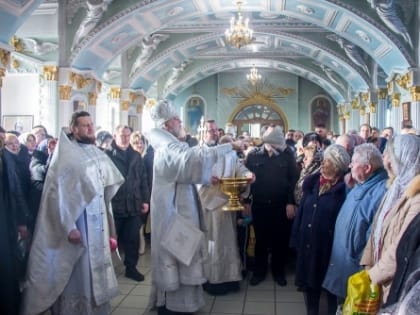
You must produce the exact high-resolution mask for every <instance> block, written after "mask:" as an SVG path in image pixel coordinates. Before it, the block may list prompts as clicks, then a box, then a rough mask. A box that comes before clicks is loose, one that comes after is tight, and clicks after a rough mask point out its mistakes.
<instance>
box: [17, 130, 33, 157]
mask: <svg viewBox="0 0 420 315" xmlns="http://www.w3.org/2000/svg"><path fill="white" fill-rule="evenodd" d="M18 140H19V142H20V143H21V144H23V145H25V146H26V148H27V149H28V153H29V155H32V153H33V152H34V150H35V149H36V138H35V136H34V135H33V134H32V133H30V132H24V133H22V134H21V135H20V136H19V137H18Z"/></svg>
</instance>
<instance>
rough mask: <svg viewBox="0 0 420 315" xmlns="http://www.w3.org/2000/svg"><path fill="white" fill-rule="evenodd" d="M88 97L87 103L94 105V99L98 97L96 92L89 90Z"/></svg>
mask: <svg viewBox="0 0 420 315" xmlns="http://www.w3.org/2000/svg"><path fill="white" fill-rule="evenodd" d="M88 98H89V105H92V106H96V100H97V99H98V93H96V92H89V93H88Z"/></svg>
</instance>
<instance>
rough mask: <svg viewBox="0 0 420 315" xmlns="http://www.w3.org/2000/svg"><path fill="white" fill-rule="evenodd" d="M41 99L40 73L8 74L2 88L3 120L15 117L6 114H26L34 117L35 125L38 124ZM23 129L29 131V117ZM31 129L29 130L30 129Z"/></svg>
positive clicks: (2, 122)
mask: <svg viewBox="0 0 420 315" xmlns="http://www.w3.org/2000/svg"><path fill="white" fill-rule="evenodd" d="M39 100H40V87H39V75H38V74H6V76H5V77H4V78H3V87H2V88H1V104H2V115H3V117H2V120H1V124H2V125H3V124H4V121H5V120H4V119H9V122H10V119H13V118H11V117H8V118H7V117H6V118H5V117H4V116H10V115H12V116H26V115H30V116H32V117H33V120H32V121H33V125H36V124H38V121H37V120H38V117H39V113H37V112H36V111H37V109H39ZM24 121H25V126H24V127H25V128H24V130H23V131H29V130H30V128H32V125H31V126H27V123H26V121H27V119H24ZM28 129H29V130H28Z"/></svg>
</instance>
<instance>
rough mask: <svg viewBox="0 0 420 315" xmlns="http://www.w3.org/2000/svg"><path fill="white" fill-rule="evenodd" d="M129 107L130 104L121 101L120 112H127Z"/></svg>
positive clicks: (126, 101)
mask: <svg viewBox="0 0 420 315" xmlns="http://www.w3.org/2000/svg"><path fill="white" fill-rule="evenodd" d="M129 107H130V102H129V101H128V100H125V101H121V110H125V111H128V108H129Z"/></svg>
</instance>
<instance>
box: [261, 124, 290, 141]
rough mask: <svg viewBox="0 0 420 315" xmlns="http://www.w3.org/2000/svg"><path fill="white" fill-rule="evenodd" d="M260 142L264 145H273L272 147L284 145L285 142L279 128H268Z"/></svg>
mask: <svg viewBox="0 0 420 315" xmlns="http://www.w3.org/2000/svg"><path fill="white" fill-rule="evenodd" d="M262 140H263V142H264V143H268V144H274V145H285V143H286V141H285V140H284V135H283V131H282V130H281V128H280V127H278V126H277V127H274V128H268V129H267V131H266V132H265V133H264V135H263V137H262Z"/></svg>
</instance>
